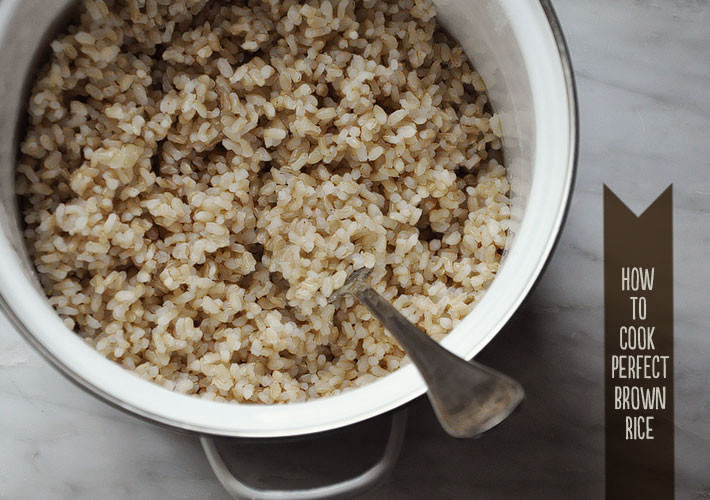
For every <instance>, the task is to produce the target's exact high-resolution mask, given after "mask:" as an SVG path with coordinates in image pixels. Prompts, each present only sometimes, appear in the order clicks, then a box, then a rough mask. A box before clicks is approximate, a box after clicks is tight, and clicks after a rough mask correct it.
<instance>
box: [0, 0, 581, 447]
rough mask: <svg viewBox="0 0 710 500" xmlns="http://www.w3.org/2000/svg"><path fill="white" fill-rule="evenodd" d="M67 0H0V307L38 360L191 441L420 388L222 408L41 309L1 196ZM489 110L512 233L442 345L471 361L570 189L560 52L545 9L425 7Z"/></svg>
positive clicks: (526, 285) (354, 412)
mask: <svg viewBox="0 0 710 500" xmlns="http://www.w3.org/2000/svg"><path fill="white" fill-rule="evenodd" d="M72 3H73V2H71V1H70V0H34V1H27V0H25V1H23V0H2V1H1V2H0V88H2V89H3V99H2V101H1V102H0V176H1V177H0V189H2V192H1V193H0V195H1V196H0V255H2V265H1V266H0V305H2V308H3V309H4V311H5V313H6V314H7V316H8V317H9V318H10V319H11V320H12V321H13V323H14V324H15V325H16V327H17V329H18V331H19V332H21V333H22V334H23V335H24V336H25V337H26V338H27V339H28V340H29V341H30V342H31V343H32V345H34V346H35V347H36V348H37V350H39V351H40V352H41V353H42V354H43V355H44V356H45V358H47V359H48V360H49V361H50V362H51V363H52V364H53V365H54V366H55V367H57V368H58V369H59V370H60V371H61V372H62V373H64V374H65V375H67V376H68V377H69V378H70V379H71V380H73V381H74V382H76V383H77V384H78V385H80V386H81V387H82V388H84V389H86V390H88V391H89V392H91V393H92V394H94V395H95V396H96V397H98V398H100V399H102V400H103V401H106V402H108V403H110V404H112V405H114V406H116V407H118V408H121V409H123V410H125V411H127V412H129V413H132V414H134V415H137V416H140V417H143V418H145V419H147V420H150V421H152V422H155V423H160V424H164V425H167V426H169V427H172V428H176V429H180V430H186V431H195V432H198V433H200V434H203V435H216V436H240V437H279V436H290V435H298V434H308V433H313V432H318V431H325V430H328V429H334V428H337V427H342V426H346V425H348V424H352V423H355V422H359V421H362V420H364V419H367V418H370V417H373V416H375V415H379V414H382V413H384V412H387V411H388V410H392V409H394V408H397V407H398V406H400V405H402V404H404V403H406V402H408V401H410V400H412V399H414V398H415V397H417V396H419V395H421V394H423V393H424V392H425V386H424V382H423V381H422V379H421V377H420V376H419V374H418V373H417V371H416V369H415V367H414V366H413V365H411V364H409V365H407V366H405V367H403V368H402V369H400V370H398V371H397V372H395V373H393V374H391V375H388V376H386V377H384V378H382V379H380V380H378V381H376V382H373V383H371V384H369V385H367V386H365V387H362V388H358V389H354V390H350V391H347V392H345V393H343V394H340V395H337V396H332V397H326V398H322V399H318V400H314V401H309V402H306V403H292V404H285V405H273V406H265V405H255V404H229V403H220V402H213V401H207V400H203V399H199V398H195V397H190V396H185V395H181V394H178V393H175V392H171V391H168V390H166V389H163V388H161V387H159V386H158V385H155V384H152V383H150V382H147V381H145V380H142V379H140V378H138V377H137V376H135V375H133V374H132V373H130V372H129V371H127V370H124V369H123V368H121V367H120V366H119V365H118V364H116V363H113V362H111V361H109V360H107V359H106V358H104V357H103V356H101V355H100V354H98V353H97V352H96V351H94V350H93V349H92V348H91V347H89V346H88V345H86V344H85V343H84V342H83V341H82V340H81V339H80V338H79V337H78V336H77V335H76V334H75V333H73V332H72V331H70V330H69V329H67V328H66V327H65V326H64V324H63V323H62V321H61V320H60V319H59V317H58V316H57V314H56V313H55V312H54V310H53V309H52V307H51V306H50V305H49V303H48V302H47V300H46V298H45V296H44V293H43V292H42V289H41V288H40V286H39V284H38V281H37V279H36V277H35V273H34V270H33V267H32V265H31V263H30V261H29V258H28V255H27V252H26V250H25V248H24V245H23V242H22V238H21V230H20V224H19V220H20V217H19V215H18V210H17V202H16V198H15V194H14V168H15V156H16V152H17V143H18V137H19V135H20V134H21V132H22V128H21V127H22V123H23V121H24V119H23V117H24V113H25V105H24V103H25V102H26V100H27V95H28V92H27V89H28V84H29V83H30V82H31V79H32V77H33V76H34V74H35V70H36V68H37V62H38V60H39V59H40V57H41V55H42V53H43V52H44V48H45V47H46V46H47V43H48V40H49V39H51V37H52V36H53V35H54V34H55V33H56V32H57V29H61V28H62V27H63V26H64V25H65V22H63V20H65V19H66V15H67V12H68V10H69V6H70V5H71V4H72ZM436 3H437V5H438V7H439V19H440V20H441V22H442V23H443V24H444V26H445V27H446V28H447V29H448V30H449V32H450V33H451V34H452V35H453V36H454V37H455V38H456V39H457V40H458V41H459V42H460V43H461V44H462V46H463V47H464V49H465V50H466V53H467V54H468V56H469V57H470V58H471V60H472V61H473V64H474V66H475V67H476V69H477V70H478V71H479V72H480V73H481V75H482V76H483V78H484V80H485V82H486V84H487V85H488V87H489V95H490V97H491V100H492V104H493V107H494V109H495V110H496V112H498V113H499V114H500V115H501V118H502V123H503V131H504V139H503V144H504V152H505V156H506V163H507V166H508V169H509V178H510V181H511V185H512V229H511V232H510V235H509V246H508V249H507V251H506V254H505V255H504V261H503V264H502V265H501V267H500V270H499V273H498V276H497V277H496V279H495V281H494V282H493V284H492V285H491V287H490V288H489V290H488V292H487V293H486V294H485V296H484V297H483V299H482V300H481V301H480V303H479V304H478V305H477V306H476V307H475V309H474V310H473V311H472V312H471V313H470V314H469V315H468V316H467V317H466V318H465V319H464V320H463V321H462V322H461V323H460V324H459V325H458V326H457V327H456V328H455V329H454V330H453V331H452V332H451V333H449V335H448V336H447V337H446V338H445V340H444V341H443V345H444V346H445V347H447V348H448V349H450V350H451V351H453V352H454V353H456V354H458V355H460V356H461V357H465V358H471V357H472V356H474V355H475V354H476V353H477V352H478V351H480V350H481V349H482V348H483V347H484V346H485V345H486V344H487V343H488V342H489V341H490V340H491V339H492V338H493V336H494V335H495V334H496V333H497V332H498V331H499V330H500V329H501V327H502V326H503V325H504V324H505V323H506V321H508V319H509V318H510V317H511V315H512V314H513V313H514V312H515V310H516V309H517V307H518V306H519V305H520V303H521V302H522V300H523V298H524V297H525V296H526V295H527V293H528V292H529V291H530V289H531V287H532V286H533V284H534V283H535V281H536V279H537V278H538V276H539V275H540V273H541V271H542V269H543V267H544V265H545V263H546V262H547V260H548V258H549V256H550V253H551V251H552V249H553V247H554V245H555V242H556V240H557V236H558V233H559V231H560V228H561V225H562V223H563V219H564V216H565V213H566V209H567V205H568V202H569V198H570V193H571V189H572V184H573V177H574V169H575V160H576V141H577V116H576V96H575V90H574V82H573V78H572V71H571V66H570V61H569V57H568V54H567V50H566V47H565V44H564V40H563V38H562V34H561V31H560V28H559V26H558V24H557V20H556V18H555V16H554V13H553V11H552V8H551V7H550V5H549V4H548V2H547V0H543V1H542V2H537V1H532V0H439V1H438V2H436Z"/></svg>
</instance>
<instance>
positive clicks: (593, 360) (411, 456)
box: [0, 0, 710, 500]
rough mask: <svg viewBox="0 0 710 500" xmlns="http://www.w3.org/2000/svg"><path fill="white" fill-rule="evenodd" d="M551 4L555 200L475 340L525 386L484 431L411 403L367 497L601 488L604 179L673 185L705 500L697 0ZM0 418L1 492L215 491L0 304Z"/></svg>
mask: <svg viewBox="0 0 710 500" xmlns="http://www.w3.org/2000/svg"><path fill="white" fill-rule="evenodd" d="M555 7H556V8H557V12H558V15H559V17H560V20H561V23H562V26H563V28H564V30H565V33H566V35H567V39H568V42H569V45H570V50H571V53H572V57H573V62H574V66H575V69H576V74H577V84H578V87H579V97H580V111H581V137H582V141H581V151H580V160H579V167H580V168H579V174H578V178H577V186H576V191H575V195H574V200H573V205H572V210H571V213H570V215H569V219H568V222H567V226H566V228H565V231H564V234H563V237H562V240H561V242H560V244H559V246H558V249H557V252H556V254H555V256H554V258H553V260H552V262H551V264H550V266H549V268H548V270H547V272H546V274H545V276H544V278H543V279H542V281H541V282H540V284H539V286H538V287H537V288H536V290H535V291H534V293H533V294H532V295H531V296H530V297H529V299H528V300H527V301H526V303H525V304H524V306H523V307H522V308H521V310H520V312H519V313H518V314H517V315H516V316H515V318H514V319H513V320H512V321H511V323H510V324H509V325H508V326H507V327H506V328H505V329H504V331H503V332H501V334H500V335H499V336H498V337H497V338H496V339H495V340H494V341H493V343H491V345H490V346H489V347H487V348H486V349H485V350H484V352H483V353H482V354H481V355H480V359H481V361H482V362H484V363H487V364H489V365H491V366H494V367H496V368H498V369H501V370H502V371H504V372H506V373H510V374H511V375H512V376H514V377H515V378H516V379H518V380H520V381H521V382H522V383H523V384H524V385H525V387H526V389H527V394H528V397H527V401H526V402H525V403H524V405H523V407H522V408H521V409H520V410H519V411H518V412H517V413H516V414H515V415H514V416H513V417H512V418H511V419H510V420H509V421H508V422H506V423H505V424H504V425H503V426H501V427H500V428H499V429H495V430H494V431H493V432H491V433H489V434H486V435H484V436H483V437H481V438H480V439H476V440H471V441H456V440H453V439H451V438H448V437H447V436H446V435H445V434H444V433H443V431H441V429H440V428H439V427H438V425H437V423H436V420H435V418H434V416H433V414H432V412H431V410H430V409H429V407H428V405H427V403H426V401H425V400H424V399H420V400H418V401H417V402H416V403H415V404H413V405H412V406H411V408H410V412H409V414H410V424H409V429H408V435H407V440H406V443H405V447H404V450H403V454H402V457H401V459H400V461H399V463H398V466H397V468H396V470H395V471H394V474H393V475H392V477H391V478H389V479H388V481H387V482H386V483H385V484H384V485H383V486H382V487H381V488H380V489H379V490H377V491H374V492H372V493H370V494H368V495H366V497H365V498H367V499H380V498H394V499H400V498H402V499H404V498H434V497H436V498H473V497H477V498H493V499H502V500H505V499H509V498H525V499H566V498H578V499H596V498H602V497H603V488H604V478H603V473H604V434H603V429H604V428H603V402H602V395H603V371H602V370H603V357H602V353H603V342H602V338H603V311H602V302H603V296H602V292H603V284H602V201H601V199H602V198H601V194H602V185H603V184H604V183H606V184H607V185H609V186H610V187H611V188H612V189H613V190H614V191H615V192H616V193H617V194H618V195H619V196H620V197H621V198H622V199H623V200H624V201H625V202H627V203H628V204H629V206H630V207H631V208H632V209H634V210H635V211H637V212H638V211H641V210H643V209H644V208H645V207H646V206H648V204H650V203H651V202H652V201H653V200H654V199H655V197H656V196H657V195H658V194H660V193H661V192H662V191H663V189H664V188H665V187H666V186H667V185H668V184H670V183H673V184H674V205H675V219H674V223H675V243H676V245H675V278H676V287H675V310H676V319H675V338H676V344H675V370H676V372H675V373H676V393H675V409H676V484H677V486H676V489H677V495H676V496H677V498H679V499H691V500H694V499H703V498H710V391H709V389H708V388H709V387H710V362H708V355H709V354H710V335H709V334H708V331H707V325H708V323H709V321H708V320H709V319H710V312H709V309H708V302H709V299H710V291H709V290H708V283H710V264H708V262H707V249H708V245H710V223H709V220H708V216H709V214H710V6H709V5H708V1H707V0H686V1H681V0H652V1H642V0H617V1H611V0H603V1H597V2H588V1H584V0H558V1H556V2H555ZM0 426H1V429H2V430H1V431H0V498H3V499H4V498H7V499H11V500H14V499H28V498H43V499H47V500H65V499H66V500H69V499H72V500H74V499H76V500H81V499H94V498H105V499H106V500H118V499H133V498H141V499H143V498H147V499H163V498H165V499H167V498H185V499H187V498H212V499H226V498H227V496H226V494H225V493H224V492H223V490H222V489H221V487H220V485H219V484H218V483H217V481H216V480H215V479H214V477H213V475H212V472H211V471H210V469H209V467H208V465H207V463H206V461H205V459H204V456H203V455H202V452H201V450H200V448H199V445H198V443H197V440H196V439H195V438H194V437H190V436H186V435H181V434H176V433H172V432H168V431H165V430H161V429H158V428H156V427H153V426H150V425H147V424H145V423H142V422H139V421H137V420H135V419H133V418H130V417H128V416H126V415H123V414H122V413H119V412H117V411H115V410H113V409H111V408H109V407H107V406H105V405H103V404H102V403H100V402H98V401H96V400H94V399H92V398H91V397H90V396H88V395H86V394H84V393H83V392H81V391H80V390H79V389H77V388H75V387H74V386H73V385H71V384H70V383H69V382H67V381H66V380H64V379H63V378H61V377H60V376H59V375H58V374H57V373H56V372H55V371H54V370H52V369H51V368H50V367H49V366H48V365H47V364H46V363H45V362H44V361H42V360H41V359H40V358H39V357H38V356H37V355H36V354H35V353H34V352H33V351H31V349H30V348H29V347H28V346H27V345H26V344H25V343H24V342H23V341H22V340H21V339H20V338H19V336H17V335H16V334H15V333H14V332H13V330H12V328H11V327H10V326H9V325H8V324H7V322H6V321H5V320H4V319H0ZM289 446H290V447H291V449H290V450H289V449H286V448H288V447H289ZM292 446H293V445H288V446H287V445H284V449H283V450H280V449H276V450H275V449H274V448H273V447H272V448H270V449H268V450H264V451H263V454H262V455H263V457H262V458H264V459H265V463H272V462H269V461H270V460H271V461H273V460H276V458H274V457H275V454H281V451H283V456H284V457H286V458H284V459H283V460H282V461H283V462H284V463H280V465H279V468H278V470H279V475H281V476H283V477H284V478H286V479H288V480H289V481H295V482H299V481H303V477H304V476H308V475H313V474H315V475H316V477H318V474H319V473H322V474H321V477H322V476H323V475H325V476H327V477H330V476H333V477H335V476H337V475H338V470H336V469H337V467H333V466H332V461H333V460H335V459H333V460H331V465H328V464H327V463H325V464H321V465H316V464H318V461H317V460H316V458H315V457H316V455H317V454H318V453H320V451H321V449H322V448H317V447H315V445H314V446H310V445H304V446H306V448H305V450H306V452H308V453H312V455H313V458H312V460H313V466H310V464H311V462H310V460H311V459H310V458H309V462H308V464H306V465H304V464H303V463H298V462H297V461H296V459H297V458H298V457H299V455H298V454H297V453H295V452H294V450H293V449H292ZM349 448H350V452H352V453H353V458H351V459H347V457H343V458H341V459H340V460H341V462H340V463H343V467H344V468H345V467H347V466H351V465H352V464H351V463H350V462H358V463H359V462H362V463H363V464H364V463H365V462H364V461H363V460H366V459H367V456H365V450H360V451H358V450H355V448H357V443H355V445H353V446H352V447H349ZM370 448H372V446H370ZM370 448H368V450H366V451H367V453H376V447H374V448H372V449H370ZM323 449H324V448H323ZM373 450H375V451H373ZM229 454H230V455H231V459H232V461H233V462H234V463H235V464H236V465H237V466H240V467H246V466H247V464H246V463H245V462H247V461H248V462H259V460H260V458H259V457H260V456H262V455H260V449H259V448H258V447H248V448H241V449H240V448H239V447H235V448H233V449H232V450H230V452H229ZM289 457H292V458H293V460H292V461H291V462H289V461H288V459H289ZM336 459H337V458H336ZM356 459H357V460H356ZM240 462H241V463H240ZM251 465H252V466H253V467H255V466H254V464H251ZM254 470H255V471H256V469H254ZM252 474H253V476H254V479H255V480H256V481H262V480H263V481H270V480H272V479H273V477H271V476H270V475H269V474H268V473H258V472H252ZM272 475H273V474H272ZM327 477H326V478H327Z"/></svg>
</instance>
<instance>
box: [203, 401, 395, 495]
mask: <svg viewBox="0 0 710 500" xmlns="http://www.w3.org/2000/svg"><path fill="white" fill-rule="evenodd" d="M406 426H407V410H400V411H399V412H397V413H394V414H393V415H392V423H391V424H390V432H389V436H388V438H387V444H385V449H384V452H383V453H382V456H381V457H380V459H379V461H378V462H377V463H376V464H374V465H373V466H372V467H370V468H369V469H368V470H366V471H365V472H363V473H362V474H360V475H358V476H355V477H353V478H350V479H346V480H344V481H341V482H339V483H334V484H329V485H326V486H318V487H316V488H308V489H299V490H268V489H259V488H254V487H252V486H249V485H248V484H246V483H244V482H242V481H241V480H240V479H239V478H238V477H236V476H235V475H234V474H233V473H232V472H231V471H230V470H229V469H228V468H227V466H226V465H225V463H224V460H222V457H221V455H220V454H219V451H218V450H217V447H216V446H215V442H214V439H212V438H210V437H208V436H200V443H201V444H202V449H203V450H204V452H205V455H206V456H207V461H208V462H209V464H210V466H211V467H212V470H213V471H214V473H215V476H217V479H219V482H220V483H221V484H222V486H224V489H225V490H227V493H229V494H230V495H231V496H232V498H234V499H236V500H243V499H253V500H286V499H288V500H316V499H320V498H328V499H330V498H342V497H350V496H354V495H357V494H358V493H363V492H364V491H366V490H368V489H370V488H371V487H373V486H374V485H375V484H376V483H377V482H379V481H380V480H382V479H383V478H384V477H385V476H386V475H387V474H388V473H389V472H390V471H391V470H392V468H393V467H394V464H395V463H396V461H397V457H398V456H399V451H400V449H401V448H402V442H403V441H404V431H405V429H406Z"/></svg>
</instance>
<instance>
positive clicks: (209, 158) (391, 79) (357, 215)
mask: <svg viewBox="0 0 710 500" xmlns="http://www.w3.org/2000/svg"><path fill="white" fill-rule="evenodd" d="M434 14H435V12H434V7H433V6H432V4H431V3H430V1H429V0H388V1H383V0H357V1H352V0H341V1H337V0H331V1H329V0H310V1H308V2H298V1H295V0H285V1H281V0H248V1H246V2H245V1H240V2H231V1H229V2H228V1H223V2H219V1H211V2H208V1H206V0H179V1H169V0H121V1H110V0H105V1H102V0H85V1H84V2H83V12H82V14H81V18H80V19H79V21H78V22H77V23H76V24H74V25H72V26H71V27H69V29H68V31H67V32H66V33H65V34H63V35H61V36H59V37H58V38H57V39H56V40H55V41H53V42H52V44H51V49H52V53H51V57H50V61H49V63H48V65H47V66H46V67H45V68H44V69H43V70H42V71H41V72H40V74H39V76H38V79H37V81H36V83H35V85H34V88H33V91H32V94H31V98H30V102H29V126H28V129H27V133H26V137H25V139H24V141H23V142H22V147H21V149H22V157H21V160H20V163H19V166H18V178H17V189H18V193H19V194H20V195H21V198H22V203H23V211H24V217H25V222H26V237H27V242H28V246H29V248H30V251H31V253H32V256H33V259H34V261H35V264H36V267H37V270H38V271H39V275H40V278H41V281H42V285H43V286H44V288H45V290H46V292H47V294H48V295H49V300H50V302H51V304H52V305H53V306H54V307H55V308H56V310H57V312H58V313H59V314H60V316H61V317H62V318H63V319H64V322H65V324H66V325H67V326H68V327H69V328H71V329H74V330H75V331H76V332H77V333H79V334H80V335H82V336H83V337H84V338H85V339H86V341H87V342H89V343H90V344H91V345H92V346H94V347H95V348H96V349H97V350H98V351H99V352H101V353H102V354H104V355H105V356H107V357H108V358H110V359H112V360H115V361H116V362H118V363H120V364H121V365H123V366H124V367H126V368H128V369H130V370H133V371H135V372H136V373H137V374H139V375H140V376H142V377H145V378H147V379H149V380H152V381H154V382H157V383H159V384H161V385H163V386H165V387H167V388H169V389H173V390H176V391H179V392H182V393H186V394H198V395H200V396H202V397H205V398H209V399H219V400H225V399H226V400H235V401H253V402H263V403H273V402H285V401H300V400H305V399H308V398H312V397H317V396H322V395H326V394H334V393H337V392H339V391H342V390H343V389H346V388H349V387H354V386H359V385H362V384H365V383H367V382H369V381H371V380H373V379H374V378H376V377H381V376H383V375H386V374H387V373H389V372H391V371H393V370H396V369H397V368H398V367H399V366H400V364H401V363H402V359H403V352H402V351H401V350H400V349H399V347H398V346H397V344H396V343H395V342H394V340H392V339H391V338H390V337H389V336H388V335H387V334H386V333H385V331H384V330H383V328H382V326H381V325H380V324H379V323H378V322H377V321H376V320H375V319H374V318H373V317H372V316H371V315H370V314H369V313H368V311H367V310H366V309H364V308H363V307H362V306H360V305H358V304H356V303H354V301H353V299H352V298H346V299H341V302H340V303H338V304H329V303H328V301H327V298H328V297H329V296H330V295H331V294H332V293H333V291H334V290H336V289H338V288H339V287H340V286H342V284H343V282H344V280H345V278H346V276H348V274H349V273H350V272H351V271H352V270H353V269H358V268H361V267H368V268H373V272H372V275H371V284H372V286H373V287H374V288H375V289H376V290H377V291H378V292H380V293H381V294H382V295H383V296H384V297H386V298H387V299H390V300H392V301H393V303H394V305H395V306H396V307H397V308H398V309H399V310H400V311H402V312H403V313H404V314H405V316H407V317H408V318H409V319H411V320H412V321H414V322H416V323H417V324H418V325H419V326H420V327H422V328H423V329H425V330H426V331H427V332H428V333H429V335H431V336H432V337H433V338H435V339H441V338H442V337H443V336H444V335H445V334H446V333H447V332H448V331H449V330H450V329H451V328H452V327H454V326H455V325H456V324H457V323H458V322H459V321H460V320H461V319H462V318H463V317H464V316H465V315H466V314H467V313H468V312H469V311H470V310H471V308H472V307H473V305H474V304H475V303H476V301H477V300H479V299H480V297H481V296H482V294H483V292H484V290H485V289H486V288H487V287H488V285H489V284H490V282H491V280H492V279H493V277H494V275H495V272H496V270H497V267H498V263H499V258H500V252H501V250H502V248H503V247H504V245H505V240H506V232H507V227H508V217H509V204H508V198H507V193H508V183H507V181H506V177H505V169H504V167H503V166H502V165H501V163H500V161H501V155H500V152H499V150H500V146H501V142H500V122H499V120H498V118H497V117H496V116H495V115H493V114H492V113H491V111H490V108H489V106H488V104H487V103H488V101H487V96H486V94H485V86H484V84H483V81H482V80H481V78H480V76H479V75H478V73H476V72H475V71H474V70H473V69H472V68H471V66H470V65H469V63H468V61H467V59H466V56H465V55H464V53H463V51H462V49H461V48H460V47H459V46H458V45H457V44H456V43H455V42H454V41H452V40H451V39H450V38H448V37H447V36H446V35H445V34H444V33H443V32H442V31H441V30H440V29H438V28H437V24H436V21H435V18H434Z"/></svg>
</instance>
